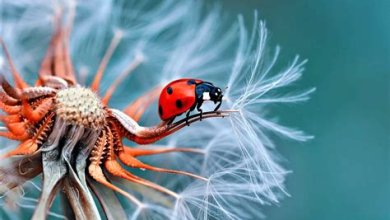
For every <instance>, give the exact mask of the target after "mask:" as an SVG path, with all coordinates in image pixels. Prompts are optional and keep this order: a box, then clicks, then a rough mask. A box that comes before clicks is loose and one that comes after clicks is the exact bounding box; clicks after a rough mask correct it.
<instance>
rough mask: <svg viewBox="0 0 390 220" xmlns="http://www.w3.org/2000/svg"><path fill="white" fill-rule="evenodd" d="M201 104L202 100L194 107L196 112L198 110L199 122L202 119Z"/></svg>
mask: <svg viewBox="0 0 390 220" xmlns="http://www.w3.org/2000/svg"><path fill="white" fill-rule="evenodd" d="M202 104H203V100H202V101H199V102H198V104H197V105H196V110H198V112H200V115H199V118H200V119H199V120H200V121H202V118H203V110H202V109H201V108H200V107H201V106H202Z"/></svg>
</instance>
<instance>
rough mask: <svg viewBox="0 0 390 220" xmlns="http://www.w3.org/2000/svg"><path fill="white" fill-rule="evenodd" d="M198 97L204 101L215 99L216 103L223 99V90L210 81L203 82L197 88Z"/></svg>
mask: <svg viewBox="0 0 390 220" xmlns="http://www.w3.org/2000/svg"><path fill="white" fill-rule="evenodd" d="M195 93H196V97H197V99H198V100H202V101H213V102H214V103H217V102H221V101H222V97H223V95H222V90H221V89H220V88H218V87H216V86H214V85H213V84H211V83H209V82H203V83H200V84H199V85H197V86H196V88H195Z"/></svg>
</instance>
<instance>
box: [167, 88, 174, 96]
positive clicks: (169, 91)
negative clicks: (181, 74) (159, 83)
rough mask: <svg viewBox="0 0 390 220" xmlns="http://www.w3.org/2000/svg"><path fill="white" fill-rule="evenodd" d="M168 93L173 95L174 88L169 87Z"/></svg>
mask: <svg viewBox="0 0 390 220" xmlns="http://www.w3.org/2000/svg"><path fill="white" fill-rule="evenodd" d="M167 93H168V94H169V95H171V94H172V93H173V89H172V87H168V88H167Z"/></svg>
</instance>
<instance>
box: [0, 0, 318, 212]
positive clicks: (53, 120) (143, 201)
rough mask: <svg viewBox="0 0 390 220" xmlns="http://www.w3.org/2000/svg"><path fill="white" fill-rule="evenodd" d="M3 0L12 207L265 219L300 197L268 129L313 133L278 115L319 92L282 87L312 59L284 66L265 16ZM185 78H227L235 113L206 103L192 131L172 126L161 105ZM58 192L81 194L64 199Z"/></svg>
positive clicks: (3, 166) (3, 168)
mask: <svg viewBox="0 0 390 220" xmlns="http://www.w3.org/2000/svg"><path fill="white" fill-rule="evenodd" d="M1 4H2V8H3V9H4V12H5V13H3V14H2V16H3V17H2V25H1V27H0V28H1V33H2V36H1V44H2V48H3V56H2V57H1V58H0V61H2V62H0V70H1V71H2V75H1V77H0V108H1V109H2V110H3V112H4V114H3V115H1V116H0V119H1V121H2V122H3V124H4V127H2V128H1V130H2V131H1V132H0V135H1V136H3V137H5V139H11V140H16V141H18V142H19V143H18V146H17V147H16V148H15V147H14V146H13V145H12V143H11V142H10V141H5V142H4V143H3V144H4V146H9V147H7V148H5V149H4V154H3V155H2V159H1V162H0V183H1V186H0V192H1V193H2V194H3V196H2V202H3V205H4V206H6V205H7V206H8V207H14V209H13V211H12V210H11V209H10V210H6V209H4V210H2V211H0V212H2V213H3V214H4V215H8V216H9V217H10V218H12V217H15V216H18V215H19V216H20V212H18V211H17V207H22V208H32V209H34V213H33V216H32V218H33V219H44V218H46V217H47V215H52V216H55V217H58V218H65V217H70V218H72V217H76V218H77V219H100V218H102V216H105V217H107V218H108V219H254V218H259V217H262V216H263V215H262V213H261V211H260V210H259V206H260V205H264V204H271V203H276V202H278V200H279V198H280V197H281V196H282V195H283V194H286V191H285V189H284V180H285V175H286V173H287V171H285V170H284V168H283V167H281V166H280V165H279V164H278V163H277V159H278V158H277V156H275V148H274V147H275V146H274V143H273V141H272V140H271V139H270V138H269V136H268V133H269V132H273V133H275V134H278V135H281V136H285V137H288V138H292V139H295V140H299V141H305V140H307V139H309V138H310V137H309V136H306V135H304V134H303V133H302V132H300V131H296V130H293V129H289V128H286V127H284V126H281V125H279V124H277V123H276V122H273V121H271V120H268V119H266V118H265V117H264V115H265V110H266V107H267V106H268V105H269V104H272V103H294V102H298V101H305V100H307V99H308V95H309V94H310V93H311V92H313V91H314V90H313V89H311V90H308V91H305V92H300V93H296V94H286V95H282V94H280V93H276V92H275V90H276V89H279V88H282V87H286V86H288V85H290V84H291V83H293V82H295V81H297V80H298V79H299V78H300V77H301V73H302V71H303V64H304V63H305V61H303V62H300V61H299V59H298V57H297V58H295V59H294V61H293V62H292V63H291V64H290V65H289V66H288V67H287V68H285V69H282V70H280V71H278V70H275V67H274V66H275V63H276V60H277V58H278V55H279V48H276V50H275V52H274V53H273V54H270V53H269V50H268V49H267V48H266V43H267V30H266V28H265V25H264V23H263V22H258V21H257V16H255V23H254V27H253V28H252V30H251V31H248V30H247V29H246V27H245V25H244V23H243V19H242V18H241V17H239V19H238V22H237V23H235V24H234V25H232V26H231V27H224V26H223V25H222V24H221V23H220V16H221V14H220V11H219V10H218V9H209V10H208V11H207V13H206V16H204V12H205V11H204V10H205V9H204V8H203V7H202V5H201V4H200V3H199V2H197V1H184V2H180V3H178V2H176V1H173V0H167V1H163V2H159V3H157V4H156V3H155V2H144V1H106V0H94V1H77V2H76V1H54V2H52V1H45V0H39V1H34V2H32V1H25V0H21V1H17V2H16V1H8V0H5V1H3V2H2V3H1ZM108 41H110V42H109V43H108V44H107V42H108ZM46 45H49V46H48V47H47V49H42V48H46V47H45V46H46ZM232 48H236V49H234V50H232ZM45 51H46V52H45ZM41 55H42V56H43V58H41ZM39 64H40V66H39V67H38V65H39ZM27 73H31V74H27ZM35 73H38V74H35ZM11 78H12V79H13V85H11V83H9V81H8V80H10V79H11ZM177 78H202V79H207V80H209V81H212V82H214V83H215V84H217V85H226V90H225V91H224V97H225V100H224V103H223V105H222V107H221V109H225V110H222V111H212V110H210V109H211V106H206V108H209V110H210V111H207V112H205V113H203V118H204V119H207V120H202V121H201V122H199V123H195V122H197V121H199V120H201V119H202V118H201V116H200V115H199V114H196V115H193V116H191V117H190V118H189V120H188V124H191V126H187V125H188V124H187V119H185V118H178V119H177V120H176V121H174V122H170V121H163V122H160V121H159V119H158V118H157V116H158V114H157V106H156V105H155V100H156V99H157V97H158V95H159V93H160V91H161V88H162V86H163V85H165V84H166V83H167V82H169V81H172V80H173V79H177ZM89 81H90V82H89ZM136 97H137V98H136ZM133 98H135V100H134V101H133V102H132V103H131V104H129V105H127V106H123V103H126V102H128V101H129V100H131V99H133ZM118 109H123V110H118ZM217 117H218V118H222V119H208V118H217ZM141 124H144V125H145V126H141ZM150 124H157V125H154V126H147V125H150ZM144 145H147V146H144ZM178 146H180V147H178ZM141 156H148V157H145V158H142V159H139V158H138V157H141ZM149 164H153V165H149ZM163 167H169V168H163ZM39 185H41V186H39ZM32 187H33V188H34V189H38V191H39V195H31V196H30V194H34V193H33V192H34V190H31V188H32ZM31 191H33V192H31ZM35 191H36V190H35ZM29 193H30V194H29ZM58 194H61V195H62V194H64V195H65V196H66V197H64V198H67V199H65V200H63V201H62V206H58V205H54V206H53V207H52V203H53V201H54V199H55V198H56V196H57V195H58ZM36 196H39V199H35V198H34V197H36ZM122 197H124V198H122ZM10 198H11V199H10ZM94 198H97V201H98V203H96V202H95V200H94ZM118 198H119V199H118ZM67 206H70V208H71V209H70V210H67V209H64V208H61V207H67ZM99 209H101V211H100V212H99ZM50 210H51V211H50Z"/></svg>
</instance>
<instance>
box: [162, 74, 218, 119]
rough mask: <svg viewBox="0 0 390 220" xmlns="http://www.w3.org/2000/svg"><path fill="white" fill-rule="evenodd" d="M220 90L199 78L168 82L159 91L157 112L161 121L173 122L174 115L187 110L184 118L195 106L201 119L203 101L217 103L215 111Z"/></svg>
mask: <svg viewBox="0 0 390 220" xmlns="http://www.w3.org/2000/svg"><path fill="white" fill-rule="evenodd" d="M222 97H223V95H222V90H221V89H220V88H218V87H216V86H214V85H213V84H212V83H210V82H205V81H202V80H200V79H178V80H175V81H172V82H170V83H169V84H168V85H166V86H165V87H164V89H163V90H162V91H161V94H160V99H159V103H158V113H159V115H160V118H161V119H162V120H163V121H170V123H172V122H173V120H174V119H175V117H176V116H178V115H181V114H183V113H184V112H187V114H186V120H187V124H188V118H189V116H190V112H191V111H193V110H194V109H195V108H196V109H197V110H198V111H199V112H200V119H201V120H202V113H203V111H202V109H201V108H200V107H201V106H202V104H203V102H204V101H213V102H214V104H217V103H218V104H217V106H216V107H215V109H214V111H217V110H218V109H219V107H221V104H222Z"/></svg>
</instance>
